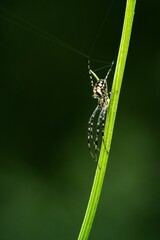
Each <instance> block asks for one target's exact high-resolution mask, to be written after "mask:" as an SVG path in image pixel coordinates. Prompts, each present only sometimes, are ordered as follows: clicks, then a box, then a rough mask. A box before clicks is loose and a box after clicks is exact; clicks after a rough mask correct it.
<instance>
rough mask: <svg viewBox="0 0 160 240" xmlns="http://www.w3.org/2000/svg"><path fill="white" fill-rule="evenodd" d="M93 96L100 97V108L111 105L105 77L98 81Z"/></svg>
mask: <svg viewBox="0 0 160 240" xmlns="http://www.w3.org/2000/svg"><path fill="white" fill-rule="evenodd" d="M93 97H94V98H96V99H98V104H99V107H100V108H107V107H108V105H109V96H108V89H107V83H106V80H105V79H100V80H99V81H97V82H96V83H95V85H94V87H93Z"/></svg>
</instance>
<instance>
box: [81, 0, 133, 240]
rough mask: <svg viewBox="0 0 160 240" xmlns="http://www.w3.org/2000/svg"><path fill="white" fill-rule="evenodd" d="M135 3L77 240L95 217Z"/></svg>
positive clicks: (128, 17) (129, 4)
mask: <svg viewBox="0 0 160 240" xmlns="http://www.w3.org/2000/svg"><path fill="white" fill-rule="evenodd" d="M135 5H136V0H127V3H126V11H125V18H124V24H123V30H122V36H121V42H120V47H119V53H118V58H117V64H116V69H115V75H114V80H113V85H112V94H111V100H110V106H109V109H108V114H107V119H106V123H105V130H104V142H102V146H101V151H100V156H99V161H98V165H97V169H96V174H95V178H94V182H93V186H92V191H91V194H90V199H89V202H88V206H87V210H86V213H85V217H84V220H83V223H82V227H81V230H80V233H79V236H78V240H85V239H88V237H89V234H90V231H91V227H92V224H93V220H94V217H95V213H96V210H97V206H98V202H99V198H100V194H101V190H102V185H103V181H104V176H105V172H106V167H107V163H108V157H109V151H110V147H111V141H112V135H113V130H114V123H115V118H116V113H117V107H118V101H119V95H120V90H121V85H122V79H123V74H124V69H125V64H126V59H127V53H128V48H129V42H130V37H131V31H132V24H133V18H134V11H135ZM104 143H105V146H104Z"/></svg>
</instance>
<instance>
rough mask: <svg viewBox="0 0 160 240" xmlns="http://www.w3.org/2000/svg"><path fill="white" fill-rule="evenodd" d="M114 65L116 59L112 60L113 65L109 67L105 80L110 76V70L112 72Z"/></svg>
mask: <svg viewBox="0 0 160 240" xmlns="http://www.w3.org/2000/svg"><path fill="white" fill-rule="evenodd" d="M113 65H114V61H113V62H112V64H111V67H110V69H109V70H108V72H107V75H106V77H105V80H107V78H108V76H109V74H110V72H111V70H112V67H113Z"/></svg>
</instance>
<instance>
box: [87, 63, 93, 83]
mask: <svg viewBox="0 0 160 240" xmlns="http://www.w3.org/2000/svg"><path fill="white" fill-rule="evenodd" d="M88 72H89V78H90V81H91V86H92V87H94V82H93V77H92V73H91V62H90V59H89V58H88Z"/></svg>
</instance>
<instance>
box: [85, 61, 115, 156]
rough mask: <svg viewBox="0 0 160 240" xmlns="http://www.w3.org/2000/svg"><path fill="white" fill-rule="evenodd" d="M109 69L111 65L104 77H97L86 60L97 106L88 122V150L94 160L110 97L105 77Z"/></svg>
mask: <svg viewBox="0 0 160 240" xmlns="http://www.w3.org/2000/svg"><path fill="white" fill-rule="evenodd" d="M112 65H113V63H112ZM111 69H112V66H111V68H110V69H109V71H108V73H107V75H106V77H105V78H104V79H99V78H98V76H97V75H96V74H95V73H94V72H93V71H92V70H91V68H90V61H89V60H88V70H89V76H90V80H91V86H92V87H93V98H95V99H97V100H98V103H97V107H96V108H95V110H94V111H93V113H92V115H91V117H90V119H89V122H88V148H89V150H90V153H91V155H92V157H93V158H94V159H95V160H97V155H98V154H97V152H98V150H99V149H98V142H99V132H100V129H101V131H102V132H101V133H102V140H103V135H104V125H105V119H106V113H107V109H108V107H109V100H110V99H109V93H108V86H107V78H108V76H109V73H110V71H111ZM92 76H93V77H94V78H95V79H96V83H94V82H93V78H92ZM96 115H98V120H97V123H96V127H95V131H94V121H95V118H96ZM94 132H95V133H94ZM103 141H104V140H103Z"/></svg>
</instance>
